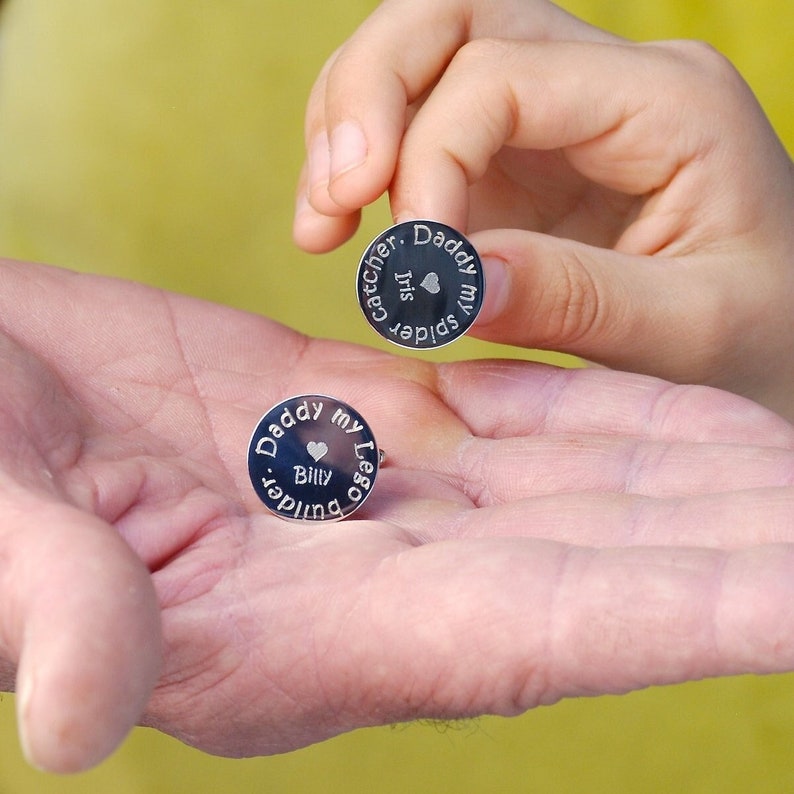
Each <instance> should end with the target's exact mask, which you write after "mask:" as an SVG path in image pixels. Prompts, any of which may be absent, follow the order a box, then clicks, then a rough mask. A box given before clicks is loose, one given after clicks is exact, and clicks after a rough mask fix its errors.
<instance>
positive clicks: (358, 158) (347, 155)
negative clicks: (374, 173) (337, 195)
mask: <svg viewBox="0 0 794 794" xmlns="http://www.w3.org/2000/svg"><path fill="white" fill-rule="evenodd" d="M367 153H368V147H367V139H366V138H365V137H364V132H363V130H362V129H361V127H360V126H359V125H358V124H357V123H356V122H354V121H343V122H342V123H341V124H339V125H338V126H337V127H335V128H334V130H333V132H332V133H331V181H333V180H334V179H336V178H337V177H339V176H341V175H342V174H345V173H347V172H348V171H352V170H353V169H354V168H358V167H359V166H360V165H363V164H364V163H365V162H366V161H367Z"/></svg>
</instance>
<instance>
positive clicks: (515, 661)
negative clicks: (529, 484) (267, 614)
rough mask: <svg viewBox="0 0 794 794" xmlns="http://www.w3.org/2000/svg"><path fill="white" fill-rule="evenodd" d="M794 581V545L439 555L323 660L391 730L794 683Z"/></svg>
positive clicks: (435, 547) (406, 570)
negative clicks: (736, 683)
mask: <svg viewBox="0 0 794 794" xmlns="http://www.w3.org/2000/svg"><path fill="white" fill-rule="evenodd" d="M792 573H794V551H793V550H792V547H791V546H790V545H782V546H775V545H772V546H762V547H754V548H749V549H741V550H736V551H733V552H725V551H722V550H715V549H696V548H659V547H655V548H618V549H615V548H610V549H591V548H578V547H571V546H567V545H565V544H557V543H552V542H545V541H538V540H532V539H515V538H510V539H490V538H488V539H479V540H465V541H454V540H451V541H447V542H444V543H429V544H426V545H424V546H421V547H419V548H415V549H410V550H407V551H406V552H404V553H402V554H398V555H395V556H394V558H391V559H389V560H386V561H384V562H383V563H381V564H380V565H379V566H378V568H377V575H376V576H373V577H372V580H371V581H369V582H368V583H367V609H353V610H350V612H349V613H347V617H348V619H347V621H346V622H345V624H344V629H343V631H342V632H339V631H336V632H335V633H334V635H333V639H332V643H329V645H328V647H327V648H323V650H326V651H328V649H329V648H330V649H335V650H337V651H341V650H342V649H343V650H344V653H340V652H337V653H335V654H334V653H328V652H327V653H326V654H325V655H324V656H323V659H324V661H325V662H327V664H328V669H329V670H331V671H334V672H338V673H339V674H340V677H341V680H350V676H351V675H353V674H355V679H356V681H357V682H358V686H357V690H356V691H357V693H358V695H359V696H360V698H361V699H362V701H364V702H365V703H367V702H369V701H368V700H367V698H368V697H369V698H371V699H372V701H374V702H375V703H377V704H378V706H379V708H378V713H379V714H380V715H381V716H382V718H383V719H384V720H388V719H390V718H392V719H395V718H396V719H405V718H406V717H410V716H416V715H421V716H439V717H446V718H449V717H460V716H470V715H472V714H480V713H484V712H487V713H494V712H495V713H500V714H515V713H518V712H521V711H524V710H526V709H528V708H532V707H534V706H537V705H540V704H548V703H552V702H554V701H556V700H558V699H560V698H562V697H567V696H580V695H585V694H589V695H593V694H603V693H617V692H625V691H629V690H632V689H637V688H642V687H645V686H649V685H660V684H670V683H676V682H681V681H685V680H691V679H697V678H702V677H706V676H716V675H729V674H738V673H770V672H781V671H785V670H790V669H791V668H792V665H794V621H793V620H792V616H791V610H790V609H789V604H790V602H791V598H792V596H794V576H792ZM395 593H402V594H404V593H410V598H404V597H400V598H395ZM406 637H411V642H410V643H406V642H405V638H406ZM351 649H352V650H351ZM373 660H376V661H377V663H374V662H373ZM339 668H341V670H340V669H339ZM362 671H363V675H362ZM384 682H389V686H388V690H387V692H386V691H385V690H384ZM387 693H388V695H391V696H392V697H390V698H389V699H388V700H387V699H386V698H387ZM387 709H394V711H395V713H391V712H390V713H384V711H385V710H387ZM370 718H371V715H370Z"/></svg>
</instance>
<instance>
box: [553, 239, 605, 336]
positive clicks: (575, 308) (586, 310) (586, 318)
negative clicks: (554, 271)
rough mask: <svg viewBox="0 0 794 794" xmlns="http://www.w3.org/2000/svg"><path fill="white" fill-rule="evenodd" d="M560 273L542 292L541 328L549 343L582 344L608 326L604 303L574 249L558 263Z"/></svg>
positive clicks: (592, 279) (596, 285)
mask: <svg viewBox="0 0 794 794" xmlns="http://www.w3.org/2000/svg"><path fill="white" fill-rule="evenodd" d="M557 267H558V271H559V272H558V275H557V278H556V279H555V280H554V283H553V284H550V285H548V287H547V290H549V291H550V294H549V292H547V293H546V294H545V295H543V294H541V296H540V298H541V300H540V304H541V306H542V307H544V308H543V309H542V310H541V316H540V318H539V319H540V327H542V328H545V329H546V336H547V339H546V340H545V341H546V342H548V343H553V344H557V345H565V346H566V347H580V346H582V345H586V344H587V343H588V341H590V340H593V339H594V337H597V336H599V335H600V333H601V329H602V328H603V327H604V326H605V323H606V320H605V306H606V304H605V302H604V301H603V300H602V297H601V295H600V290H599V287H598V284H597V282H596V281H595V279H594V278H593V277H592V275H591V273H590V271H589V269H588V268H587V266H586V264H585V262H584V261H583V260H582V258H581V257H580V255H579V254H578V253H577V252H576V251H575V250H568V251H566V252H565V253H564V254H563V255H562V256H561V257H560V260H559V262H558V263H557Z"/></svg>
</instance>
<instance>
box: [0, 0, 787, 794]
mask: <svg viewBox="0 0 794 794" xmlns="http://www.w3.org/2000/svg"><path fill="white" fill-rule="evenodd" d="M376 5H377V3H376V2H375V0H337V2H334V3H329V2H327V1H326V2H320V1H319V0H291V1H290V2H275V0H224V2H217V0H213V2H210V1H209V0H69V1H68V2H67V1H66V0H6V2H5V3H4V5H3V6H2V18H1V19H0V253H2V254H3V255H5V256H9V257H14V258H21V259H29V260H37V261H44V262H49V263H53V264H58V265H63V266H66V267H71V268H78V269H84V270H89V271H93V272H102V273H107V274H115V275H121V276H124V277H128V278H134V279H137V280H141V281H146V282H150V283H153V284H157V285H160V286H164V287H167V288H170V289H174V290H178V291H181V292H188V293H191V294H195V295H199V296H203V297H207V298H211V299H213V300H216V301H221V302H224V303H228V304H231V305H235V306H239V307H241V308H245V309H248V310H252V311H257V312H263V313H265V314H268V315H270V316H273V317H276V318H277V319H280V320H283V321H285V322H287V323H289V324H290V325H293V326H296V327H298V328H300V329H301V330H303V331H306V332H308V333H312V334H316V335H322V336H332V337H337V338H344V339H351V340H356V341H360V342H363V343H367V344H376V341H375V339H374V338H373V336H374V335H372V334H371V332H370V331H369V330H368V328H366V327H365V324H364V322H363V320H362V319H361V318H360V315H359V312H358V308H357V306H356V305H355V298H354V295H353V288H352V284H353V274H354V270H355V266H356V263H357V260H358V256H359V253H360V251H361V249H362V248H363V246H364V245H365V244H366V242H367V241H368V240H369V239H370V238H371V237H372V236H373V235H374V234H375V233H376V232H377V231H379V230H380V228H381V227H383V226H384V225H385V224H386V223H388V221H389V215H388V210H387V207H386V206H385V204H384V203H383V202H380V203H379V204H377V205H375V206H374V207H372V208H370V210H369V211H368V212H367V214H366V218H365V222H364V224H363V226H362V230H361V231H360V233H359V234H358V236H357V237H356V239H355V240H353V241H352V242H351V243H349V244H347V245H346V246H344V247H343V248H342V249H341V250H340V251H338V252H334V253H333V254H329V255H326V256H323V257H312V256H309V255H307V254H303V253H301V252H299V251H298V250H296V248H295V246H294V245H293V244H292V241H291V236H290V223H291V213H292V205H293V184H294V181H295V179H296V176H297V173H298V169H299V166H300V163H301V160H302V146H303V143H302V115H303V106H304V103H305V100H306V97H307V94H308V90H309V87H310V85H311V83H312V82H313V79H314V77H315V76H316V74H317V72H318V70H319V68H320V66H321V65H322V63H323V62H324V60H325V59H326V57H327V56H328V55H329V54H330V52H331V51H332V50H333V49H334V48H335V47H336V46H337V45H338V44H339V43H341V42H342V41H343V40H344V38H346V37H347V36H348V35H349V34H350V33H351V32H352V31H353V30H354V29H355V27H356V26H357V25H358V24H359V22H361V21H362V20H363V19H364V17H365V16H366V15H367V14H368V13H369V12H370V11H371V10H372V9H373V8H374V7H375V6H376ZM563 5H564V6H565V7H566V8H568V9H570V10H571V11H573V12H575V13H578V14H580V15H581V16H583V17H585V18H586V19H588V20H589V21H591V22H594V23H596V24H599V25H601V26H603V27H607V28H609V29H611V30H614V31H616V32H618V33H621V34H623V35H626V36H629V37H631V38H637V39H656V38H681V37H688V38H700V39H705V40H707V41H709V42H711V43H712V44H714V45H716V46H717V47H718V48H719V49H721V50H722V51H723V52H725V53H726V54H727V55H728V56H729V57H730V58H731V59H732V60H733V61H734V62H735V63H736V64H737V66H738V67H739V69H740V70H741V71H742V73H743V74H744V76H745V77H746V79H747V80H748V82H749V83H750V85H751V86H752V87H753V88H754V90H755V91H756V93H757V95H758V97H759V99H760V100H761V103H762V105H763V106H764V108H765V109H766V111H767V113H768V114H769V116H770V117H771V119H772V122H773V124H774V125H775V127H776V129H777V130H778V132H779V134H780V135H781V137H782V138H783V140H784V141H785V143H786V144H787V146H788V148H789V151H791V150H792V146H793V144H794V112H793V111H792V106H791V101H792V96H793V95H794V92H793V91H792V83H793V82H794V81H793V80H792V66H791V51H790V50H791V46H792V43H794V35H792V34H794V26H793V24H792V21H793V17H794V14H793V13H792V6H791V0H768V2H764V0H759V2H757V3H752V4H750V3H747V2H746V0H719V2H718V0H566V2H565V3H563ZM390 349H391V348H390ZM392 352H394V350H393V349H392ZM443 355H445V356H455V357H462V356H481V355H488V356H493V355H510V356H516V355H522V356H524V355H527V354H526V353H521V352H519V351H515V350H512V349H506V348H499V347H497V346H494V345H486V344H483V343H478V342H474V341H472V340H465V341H464V342H461V343H459V344H456V345H455V346H453V347H452V348H450V349H447V350H445V351H444V354H443ZM530 355H532V356H533V357H540V358H545V359H548V360H553V361H557V362H561V363H562V362H564V361H565V359H562V358H559V357H558V358H555V357H553V356H551V357H550V356H548V355H545V354H544V355H541V354H530ZM792 695H794V677H792V676H774V677H767V678H753V677H746V678H734V679H724V680H718V681H705V682H700V683H694V684H687V685H684V686H677V687H668V688H664V689H652V690H648V691H644V692H638V693H634V694H632V695H629V696H625V697H605V698H598V699H579V700H570V701H566V702H564V703H561V704H558V705H556V706H553V707H549V708H541V709H538V710H536V711H533V712H531V713H529V714H527V715H525V716H523V717H520V718H517V719H512V720H502V719H495V718H488V719H482V720H478V721H472V722H466V723H461V724H456V725H451V726H444V727H440V726H437V725H426V724H415V725H408V726H400V727H398V728H382V729H371V730H366V731H359V732H356V733H353V734H349V735H347V736H342V737H339V738H337V739H334V740H331V741H329V742H326V743H324V744H322V745H318V746H316V747H311V748H307V749H305V750H300V751H297V752H295V753H291V754H289V755H285V756H279V757H273V758H261V759H252V760H245V761H233V760H225V759H216V758H211V757H209V756H206V755H203V754H201V753H199V752H197V751H195V750H192V749H190V748H187V747H184V746H183V745H180V744H179V743H178V742H176V741H174V740H171V739H169V738H167V737H164V736H161V735H158V734H156V733H154V732H152V731H146V730H138V731H135V732H134V733H133V734H132V736H131V737H130V738H129V740H128V741H127V742H126V743H125V745H124V746H123V747H122V749H121V750H120V751H119V752H117V753H116V754H115V755H114V756H113V757H112V758H111V759H110V760H108V761H107V762H106V763H104V764H103V765H102V766H100V767H99V768H98V769H96V770H94V771H92V772H90V773H88V774H85V775H79V776H76V777H72V778H55V777H48V776H46V775H42V774H40V773H38V772H35V771H33V770H31V769H29V768H27V767H26V766H25V764H24V762H23V761H22V759H21V756H20V753H19V748H18V743H17V740H16V729H15V726H14V699H13V697H12V696H9V695H6V696H2V699H0V730H2V735H1V738H0V794H22V793H23V792H24V793H25V794H27V793H28V792H37V794H38V793H39V792H43V793H44V794H47V793H48V792H57V793H59V794H60V793H61V792H88V791H92V792H94V791H99V792H106V791H107V792H114V794H127V792H130V793H133V792H134V793H135V794H143V793H144V792H145V793H146V794H158V793H159V792H191V794H202V793H203V792H215V791H223V792H229V793H230V794H236V792H254V791H256V792H259V791H274V792H280V791H285V792H287V791H288V792H329V793H330V794H333V793H334V792H364V791H367V792H370V791H371V792H383V793H384V794H388V793H389V792H407V791H413V792H439V794H443V793H444V792H453V791H454V792H461V791H463V792H496V791H499V792H554V793H555V794H557V793H559V794H567V793H568V792H641V793H644V792H775V793H779V792H794V756H793V754H792V739H794V713H792V708H791V706H792V702H794V699H793V698H792Z"/></svg>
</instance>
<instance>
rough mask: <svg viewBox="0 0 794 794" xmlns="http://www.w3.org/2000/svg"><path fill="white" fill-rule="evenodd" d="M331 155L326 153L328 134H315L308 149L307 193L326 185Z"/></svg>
mask: <svg viewBox="0 0 794 794" xmlns="http://www.w3.org/2000/svg"><path fill="white" fill-rule="evenodd" d="M330 164H331V154H330V152H329V151H328V134H327V133H326V131H325V130H323V131H322V132H319V133H317V135H315V136H314V140H313V141H312V142H311V146H310V147H309V192H310V193H311V192H312V191H313V190H315V189H316V188H319V187H323V186H324V185H327V184H328V179H329V173H330V170H329V169H330Z"/></svg>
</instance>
